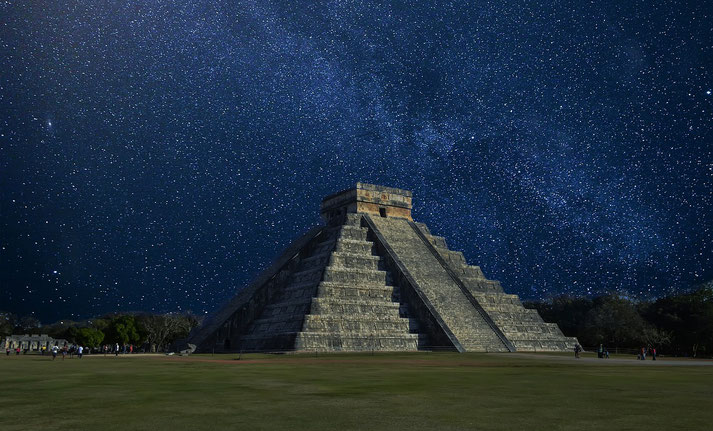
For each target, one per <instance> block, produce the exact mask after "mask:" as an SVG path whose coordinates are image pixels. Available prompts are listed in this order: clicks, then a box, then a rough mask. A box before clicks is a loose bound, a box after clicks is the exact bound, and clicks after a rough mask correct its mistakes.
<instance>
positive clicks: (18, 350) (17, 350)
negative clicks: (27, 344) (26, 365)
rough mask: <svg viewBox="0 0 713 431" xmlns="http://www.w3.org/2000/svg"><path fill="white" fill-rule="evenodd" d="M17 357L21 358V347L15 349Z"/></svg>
mask: <svg viewBox="0 0 713 431" xmlns="http://www.w3.org/2000/svg"><path fill="white" fill-rule="evenodd" d="M15 356H20V347H18V348H17V349H15Z"/></svg>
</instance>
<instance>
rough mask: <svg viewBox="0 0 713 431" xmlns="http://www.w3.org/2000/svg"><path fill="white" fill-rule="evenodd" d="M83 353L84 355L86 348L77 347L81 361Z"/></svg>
mask: <svg viewBox="0 0 713 431" xmlns="http://www.w3.org/2000/svg"><path fill="white" fill-rule="evenodd" d="M83 353H84V347H82V346H79V347H77V357H78V358H79V359H82V354H83Z"/></svg>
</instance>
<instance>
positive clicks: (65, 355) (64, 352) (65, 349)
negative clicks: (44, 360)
mask: <svg viewBox="0 0 713 431" xmlns="http://www.w3.org/2000/svg"><path fill="white" fill-rule="evenodd" d="M67 350H68V348H67V345H66V344H65V345H64V346H62V360H63V361H64V358H65V357H67Z"/></svg>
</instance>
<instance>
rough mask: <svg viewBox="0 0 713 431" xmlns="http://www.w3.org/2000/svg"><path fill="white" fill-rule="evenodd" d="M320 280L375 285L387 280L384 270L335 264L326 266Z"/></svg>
mask: <svg viewBox="0 0 713 431" xmlns="http://www.w3.org/2000/svg"><path fill="white" fill-rule="evenodd" d="M322 280H324V281H328V282H332V283H346V284H355V285H360V284H371V285H377V286H378V285H385V284H387V281H388V280H387V277H386V272H385V271H379V270H370V269H355V268H343V267H335V266H328V267H327V268H326V269H325V270H324V274H323V276H322Z"/></svg>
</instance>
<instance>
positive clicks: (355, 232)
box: [338, 226, 369, 241]
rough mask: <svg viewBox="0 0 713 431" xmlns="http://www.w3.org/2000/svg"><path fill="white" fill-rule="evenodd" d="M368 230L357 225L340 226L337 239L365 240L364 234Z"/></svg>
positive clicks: (365, 234)
mask: <svg viewBox="0 0 713 431" xmlns="http://www.w3.org/2000/svg"><path fill="white" fill-rule="evenodd" d="M368 232H369V231H368V230H367V229H366V228H363V227H357V226H342V228H341V229H340V231H339V234H338V238H339V239H350V240H357V241H366V236H367V233H368Z"/></svg>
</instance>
